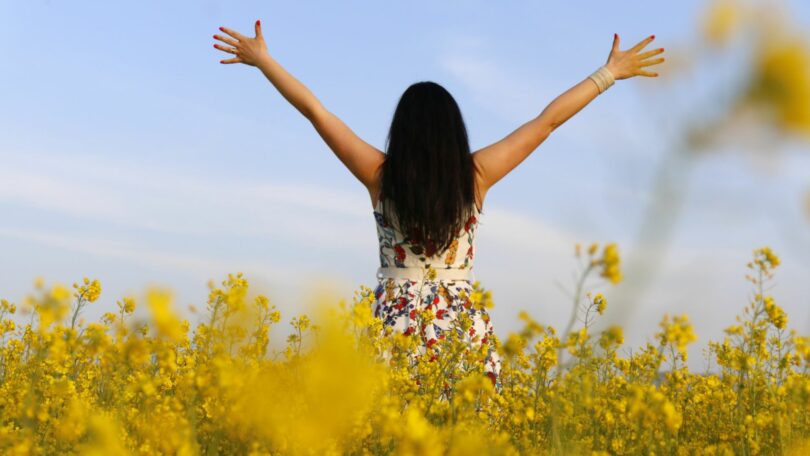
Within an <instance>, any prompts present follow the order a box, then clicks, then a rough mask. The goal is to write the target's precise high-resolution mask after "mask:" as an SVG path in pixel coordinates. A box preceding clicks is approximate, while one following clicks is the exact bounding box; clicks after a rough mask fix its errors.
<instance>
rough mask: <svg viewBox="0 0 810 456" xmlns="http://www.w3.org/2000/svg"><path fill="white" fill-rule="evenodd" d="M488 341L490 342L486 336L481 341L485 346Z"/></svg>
mask: <svg viewBox="0 0 810 456" xmlns="http://www.w3.org/2000/svg"><path fill="white" fill-rule="evenodd" d="M488 341H489V339H487V338H486V336H484V338H483V339H481V343H482V344H485V343H487V342H488Z"/></svg>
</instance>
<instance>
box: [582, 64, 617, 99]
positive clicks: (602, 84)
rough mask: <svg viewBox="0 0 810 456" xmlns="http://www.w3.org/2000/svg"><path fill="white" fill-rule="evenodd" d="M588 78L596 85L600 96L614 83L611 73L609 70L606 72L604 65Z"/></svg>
mask: <svg viewBox="0 0 810 456" xmlns="http://www.w3.org/2000/svg"><path fill="white" fill-rule="evenodd" d="M588 77H589V78H591V80H592V81H593V82H595V83H596V87H597V88H598V89H599V93H600V94H601V93H602V92H604V91H605V90H607V89H609V88H610V86H612V85H613V83H614V82H616V79H615V78H614V77H613V73H611V72H610V70H608V69H607V67H605V66H604V65H602V66H600V67H599V69H597V70H596V71H594V72H593V73H592V74H591V75H590V76H588Z"/></svg>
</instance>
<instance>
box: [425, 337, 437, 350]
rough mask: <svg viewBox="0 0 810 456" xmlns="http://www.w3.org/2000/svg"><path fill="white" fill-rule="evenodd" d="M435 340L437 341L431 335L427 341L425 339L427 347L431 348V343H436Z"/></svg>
mask: <svg viewBox="0 0 810 456" xmlns="http://www.w3.org/2000/svg"><path fill="white" fill-rule="evenodd" d="M436 342H437V341H436V339H434V338H433V337H431V338H430V340H428V341H427V347H428V348H431V347H432V346H433V345H435V344H436Z"/></svg>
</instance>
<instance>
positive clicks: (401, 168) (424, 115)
mask: <svg viewBox="0 0 810 456" xmlns="http://www.w3.org/2000/svg"><path fill="white" fill-rule="evenodd" d="M380 179H381V186H380V187H381V198H382V199H381V201H382V202H383V213H384V214H385V215H384V216H385V218H386V219H387V220H392V219H391V218H390V217H389V215H390V213H391V208H390V207H389V204H387V203H393V206H394V212H395V214H396V220H397V222H398V228H399V230H400V232H402V233H403V236H405V237H406V239H408V240H409V241H410V242H411V243H413V244H420V245H422V246H424V247H425V250H426V251H425V255H426V256H428V257H430V256H433V255H435V254H437V253H442V252H444V251H445V250H446V249H447V248H449V247H450V244H451V243H452V241H453V239H454V238H455V237H456V236H457V235H458V232H459V230H460V229H461V227H462V226H463V224H464V223H466V222H467V221H469V219H470V217H472V216H473V208H474V205H475V204H476V203H475V191H476V188H475V183H476V180H475V163H474V161H473V159H472V155H471V154H470V144H469V138H468V137H467V128H466V126H465V125H464V119H463V118H462V116H461V111H460V110H459V107H458V104H456V101H455V99H453V96H452V95H450V92H448V91H447V90H446V89H445V88H444V87H442V86H441V85H439V84H436V83H435V82H431V81H423V82H417V83H414V84H412V85H411V86H410V87H408V88H407V89H406V90H405V92H404V93H403V94H402V97H401V98H400V99H399V103H398V104H397V108H396V110H395V112H394V117H393V120H392V121H391V128H390V130H389V132H388V137H387V138H386V157H385V160H384V162H383V165H382V169H381V176H380Z"/></svg>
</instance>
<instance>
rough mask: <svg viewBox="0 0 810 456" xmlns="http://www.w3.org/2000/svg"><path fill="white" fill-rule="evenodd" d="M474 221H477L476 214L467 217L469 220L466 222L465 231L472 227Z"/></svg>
mask: <svg viewBox="0 0 810 456" xmlns="http://www.w3.org/2000/svg"><path fill="white" fill-rule="evenodd" d="M473 223H475V216H474V215H471V216H470V218H469V219H467V222H466V223H465V224H464V231H465V232H468V231H470V227H472V225H473Z"/></svg>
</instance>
